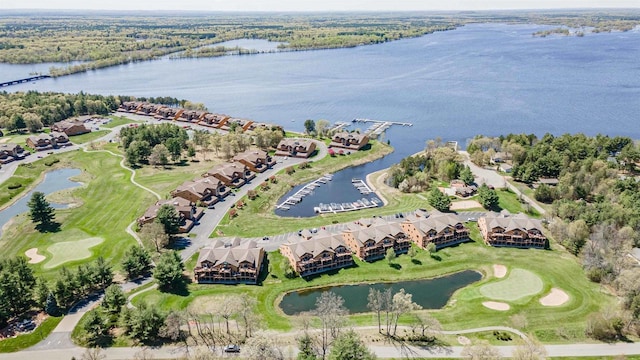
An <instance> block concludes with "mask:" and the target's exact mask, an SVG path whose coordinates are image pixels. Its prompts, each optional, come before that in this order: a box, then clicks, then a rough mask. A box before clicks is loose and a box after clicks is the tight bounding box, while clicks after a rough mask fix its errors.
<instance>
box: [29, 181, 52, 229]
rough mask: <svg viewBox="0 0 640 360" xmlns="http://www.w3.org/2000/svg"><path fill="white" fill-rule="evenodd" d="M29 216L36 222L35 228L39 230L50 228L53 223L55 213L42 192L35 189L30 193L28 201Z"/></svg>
mask: <svg viewBox="0 0 640 360" xmlns="http://www.w3.org/2000/svg"><path fill="white" fill-rule="evenodd" d="M28 206H29V217H30V218H31V221H33V222H34V223H35V224H36V229H37V230H38V231H40V232H42V231H45V230H46V229H48V228H50V227H51V225H53V223H54V218H55V213H54V210H53V208H52V207H51V205H50V204H49V202H48V201H47V199H45V197H44V193H42V192H40V191H36V192H34V193H33V195H31V200H29V203H28Z"/></svg>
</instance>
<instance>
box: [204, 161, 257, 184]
mask: <svg viewBox="0 0 640 360" xmlns="http://www.w3.org/2000/svg"><path fill="white" fill-rule="evenodd" d="M202 176H213V177H215V178H216V179H220V180H221V181H222V182H223V183H224V184H225V185H226V186H229V187H235V188H238V187H240V186H242V185H244V184H245V183H247V182H249V181H251V180H252V179H253V178H255V177H256V174H255V173H254V172H253V171H251V169H249V167H248V166H246V165H245V164H243V163H240V162H237V161H234V162H231V163H224V164H219V165H216V166H214V167H213V168H212V169H211V170H209V171H207V172H206V173H204V174H203V175H202Z"/></svg>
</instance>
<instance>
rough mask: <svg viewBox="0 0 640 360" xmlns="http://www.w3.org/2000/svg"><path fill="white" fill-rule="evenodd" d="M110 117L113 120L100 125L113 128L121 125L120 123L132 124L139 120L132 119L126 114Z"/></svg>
mask: <svg viewBox="0 0 640 360" xmlns="http://www.w3.org/2000/svg"><path fill="white" fill-rule="evenodd" d="M109 118H110V119H111V121H110V122H109V123H108V124H104V125H100V127H103V128H109V129H112V128H114V127H117V126H120V125H126V124H132V123H137V122H139V121H136V120H131V119H129V118H126V117H124V116H109Z"/></svg>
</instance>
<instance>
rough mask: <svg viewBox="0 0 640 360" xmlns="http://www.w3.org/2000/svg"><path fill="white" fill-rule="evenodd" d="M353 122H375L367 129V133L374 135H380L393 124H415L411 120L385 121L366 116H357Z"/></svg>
mask: <svg viewBox="0 0 640 360" xmlns="http://www.w3.org/2000/svg"><path fill="white" fill-rule="evenodd" d="M352 122H354V123H355V122H361V123H373V124H372V125H371V126H370V127H369V128H368V129H367V130H366V131H365V134H367V135H369V136H373V137H377V136H378V135H380V134H382V133H383V132H384V131H385V130H387V129H388V128H390V127H391V126H392V125H400V126H413V124H412V123H409V122H399V121H383V120H372V119H364V118H355V119H353V120H352Z"/></svg>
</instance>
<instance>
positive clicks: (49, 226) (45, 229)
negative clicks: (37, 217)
mask: <svg viewBox="0 0 640 360" xmlns="http://www.w3.org/2000/svg"><path fill="white" fill-rule="evenodd" d="M36 230H37V231H38V232H41V233H56V232H59V231H60V223H59V222H57V221H50V222H46V223H39V224H37V225H36Z"/></svg>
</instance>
